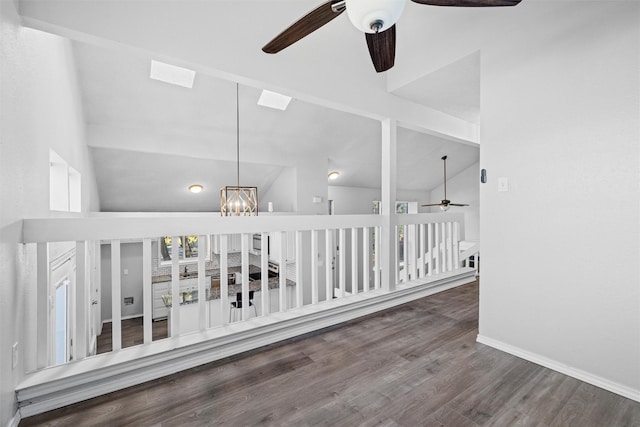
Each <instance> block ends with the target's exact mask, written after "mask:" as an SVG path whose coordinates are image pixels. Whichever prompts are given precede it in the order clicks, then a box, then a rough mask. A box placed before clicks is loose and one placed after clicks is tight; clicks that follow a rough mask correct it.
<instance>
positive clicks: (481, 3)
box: [411, 0, 522, 7]
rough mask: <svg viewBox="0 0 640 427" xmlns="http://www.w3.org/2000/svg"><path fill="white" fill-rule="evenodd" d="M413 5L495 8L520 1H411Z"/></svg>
mask: <svg viewBox="0 0 640 427" xmlns="http://www.w3.org/2000/svg"><path fill="white" fill-rule="evenodd" d="M411 1H413V2H414V3H420V4H428V5H431V6H457V7H495V6H515V5H517V4H518V3H520V2H521V1H522V0H411Z"/></svg>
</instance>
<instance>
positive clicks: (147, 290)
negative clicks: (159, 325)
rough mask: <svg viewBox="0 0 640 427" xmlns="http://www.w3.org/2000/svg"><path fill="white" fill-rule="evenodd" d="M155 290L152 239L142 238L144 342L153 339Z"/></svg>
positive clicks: (147, 342)
mask: <svg viewBox="0 0 640 427" xmlns="http://www.w3.org/2000/svg"><path fill="white" fill-rule="evenodd" d="M152 317H153V292H152V290H151V239H149V238H146V239H142V325H143V326H142V329H143V333H142V334H143V342H144V343H145V344H150V343H151V342H152V341H153V328H152V323H151V322H152V321H153V319H152Z"/></svg>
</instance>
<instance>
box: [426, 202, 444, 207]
mask: <svg viewBox="0 0 640 427" xmlns="http://www.w3.org/2000/svg"><path fill="white" fill-rule="evenodd" d="M421 206H422V207H423V208H427V207H429V206H444V205H443V204H442V203H432V204H430V205H421Z"/></svg>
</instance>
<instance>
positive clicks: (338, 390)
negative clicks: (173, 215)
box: [20, 283, 640, 427]
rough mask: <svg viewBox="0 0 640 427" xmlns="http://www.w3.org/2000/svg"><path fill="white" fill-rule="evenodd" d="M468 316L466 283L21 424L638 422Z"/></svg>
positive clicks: (542, 425)
mask: <svg viewBox="0 0 640 427" xmlns="http://www.w3.org/2000/svg"><path fill="white" fill-rule="evenodd" d="M477 318H478V284H477V283H475V284H470V285H467V286H462V287H459V288H456V289H452V290H449V291H446V292H442V293H439V294H435V295H432V296H430V297H427V298H423V299H421V300H418V301H414V302H412V303H409V304H405V305H403V306H400V307H396V308H394V309H390V310H386V311H384V312H382V313H378V314H376V315H371V316H367V317H365V318H363V319H360V320H357V321H351V322H347V323H345V324H343V325H340V326H339V327H331V328H328V329H326V330H323V331H319V332H316V333H313V334H309V335H307V336H303V337H298V338H295V339H291V340H288V341H286V342H284V343H279V344H275V345H270V346H267V347H264V348H262V349H259V350H253V351H250V352H247V353H245V354H242V355H237V356H233V357H229V358H226V359H224V360H220V361H217V362H214V363H210V364H207V365H203V366H199V367H197V368H193V369H189V370H187V371H185V372H181V373H178V374H173V375H170V376H167V377H164V378H161V379H158V380H155V381H151V382H148V383H145V384H140V385H138V386H135V387H131V388H128V389H126V390H121V391H119V392H116V393H111V394H109V395H106V396H101V397H98V398H95V399H91V400H88V401H86V402H82V403H78V404H75V405H71V406H69V407H66V408H61V409H59V410H56V411H51V412H49V413H45V414H41V415H38V416H34V417H30V418H26V419H24V420H23V421H22V422H21V424H20V425H21V426H23V425H24V426H35V425H51V426H58V425H60V426H69V425H78V426H84V425H108V426H116V425H117V426H125V425H131V426H153V425H162V426H210V425H221V424H225V425H233V426H235V425H241V426H245V425H278V426H282V425H296V426H298V425H299V426H305V425H335V426H354V425H358V426H374V425H375V426H378V425H382V426H392V427H396V426H417V425H424V426H456V427H457V426H460V427H476V426H506V425H509V426H512V425H513V426H536V427H556V426H563V427H564V426H581V427H583V426H587V427H588V426H607V427H609V426H635V427H637V426H639V425H640V403H638V402H634V401H631V400H629V399H625V398H622V397H620V396H617V395H614V394H612V393H609V392H606V391H604V390H601V389H598V388H597V387H593V386H591V385H588V384H585V383H583V382H581V381H578V380H576V379H574V378H570V377H567V376H565V375H562V374H560V373H557V372H554V371H551V370H549V369H546V368H543V367H541V366H538V365H535V364H533V363H530V362H527V361H525V360H522V359H519V358H517V357H515V356H511V355H509V354H506V353H502V352H500V351H497V350H495V349H492V348H490V347H487V346H484V345H482V344H478V343H476V341H475V340H476V336H477V333H478V330H477ZM132 320H133V319H132ZM157 323H158V322H155V323H154V334H155V327H156V325H157ZM157 326H161V325H157ZM141 327H142V325H141V323H140V324H137V323H135V322H131V324H130V326H129V327H127V328H126V331H127V333H129V332H130V333H131V334H130V338H126V339H127V340H128V341H127V342H131V343H133V342H134V341H135V339H137V338H136V337H138V336H139V337H141V332H142V329H141ZM124 331H125V327H124V323H123V336H124ZM165 331H166V326H165ZM165 333H166V332H165ZM159 336H162V335H161V332H159ZM109 339H110V335H109ZM105 345H107V344H106V343H105ZM108 345H109V347H110V342H109V343H108ZM132 345H133V344H132Z"/></svg>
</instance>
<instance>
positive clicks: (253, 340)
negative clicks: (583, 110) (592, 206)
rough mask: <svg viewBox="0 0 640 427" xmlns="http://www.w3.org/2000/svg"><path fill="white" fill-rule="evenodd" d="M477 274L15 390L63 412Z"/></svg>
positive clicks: (273, 320)
mask: <svg viewBox="0 0 640 427" xmlns="http://www.w3.org/2000/svg"><path fill="white" fill-rule="evenodd" d="M474 273H475V272H474V270H472V269H468V270H464V271H459V272H458V274H450V275H446V276H441V277H439V278H438V280H434V281H432V282H429V283H424V282H423V283H408V284H403V286H402V287H399V288H398V289H397V290H396V291H394V292H384V291H382V290H377V291H372V292H367V293H366V294H365V293H360V294H357V295H354V296H350V297H345V298H341V299H335V300H331V301H326V302H324V303H320V304H318V305H316V306H305V307H303V308H300V309H292V310H288V311H287V312H285V313H274V314H272V315H269V316H263V317H257V318H252V319H250V320H248V321H246V322H236V323H232V324H230V325H228V326H222V327H217V328H211V329H208V330H206V331H202V332H198V333H193V334H189V335H185V336H179V337H174V338H168V339H165V340H160V341H154V342H153V343H152V344H150V345H146V346H135V347H129V348H125V349H123V350H121V351H119V352H115V353H105V354H103V355H98V356H94V357H90V358H87V359H84V360H80V361H76V362H75V363H73V364H67V365H60V366H53V367H50V368H47V369H43V370H40V371H37V372H35V373H33V374H30V375H27V376H26V377H25V379H24V380H23V381H22V383H21V384H20V385H19V386H18V387H17V388H16V394H17V398H18V404H19V406H20V410H21V412H22V413H23V414H25V416H32V415H36V414H40V413H43V412H46V411H50V410H53V409H57V408H61V407H63V406H67V405H70V404H73V403H76V402H80V401H83V400H86V399H90V398H92V397H96V396H100V395H103V394H106V393H110V392H113V391H117V390H121V389H124V388H126V387H131V386H133V385H136V384H141V383H144V382H147V381H151V380H154V379H157V378H161V377H164V376H167V375H170V374H173V373H176V372H180V371H183V370H186V369H189V368H192V367H195V366H199V365H202V364H205V363H210V362H214V361H216V360H220V359H223V358H225V357H228V356H232V355H236V354H240V353H243V352H245V351H249V350H253V349H256V348H260V347H263V346H266V345H269V344H273V343H276V342H278V341H282V340H286V339H289V338H293V337H296V336H300V335H303V334H307V333H309V332H313V331H317V330H320V329H323V328H326V327H329V326H334V325H338V324H340V323H344V322H347V321H349V320H353V319H356V318H359V317H362V316H366V315H369V314H373V313H376V312H378V311H380V310H385V309H388V308H392V307H395V306H398V305H401V304H404V303H407V302H411V301H413V300H416V299H419V298H423V297H425V296H429V295H432V294H435V293H438V292H442V291H445V290H448V289H451V288H454V287H456V286H461V285H464V284H467V283H470V282H471V281H473V280H474V278H473V275H474Z"/></svg>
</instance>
